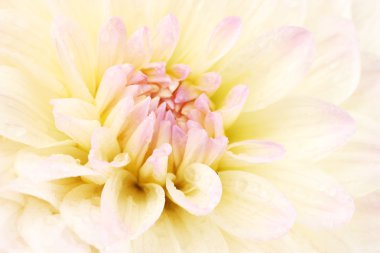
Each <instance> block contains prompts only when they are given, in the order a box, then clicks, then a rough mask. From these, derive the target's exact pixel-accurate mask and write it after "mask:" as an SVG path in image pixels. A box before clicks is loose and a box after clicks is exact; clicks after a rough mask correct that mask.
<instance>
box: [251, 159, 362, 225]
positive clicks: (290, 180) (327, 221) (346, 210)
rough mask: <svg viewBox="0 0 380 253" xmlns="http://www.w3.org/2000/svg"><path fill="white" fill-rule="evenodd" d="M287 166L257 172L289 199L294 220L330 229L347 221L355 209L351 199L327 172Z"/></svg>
mask: <svg viewBox="0 0 380 253" xmlns="http://www.w3.org/2000/svg"><path fill="white" fill-rule="evenodd" d="M288 167H290V165H285V166H282V167H276V168H274V169H272V168H267V169H266V170H265V171H260V172H258V173H260V175H262V176H265V177H266V178H268V179H269V180H271V182H273V183H274V184H275V185H276V186H277V187H278V188H279V189H280V190H281V192H283V193H284V194H285V196H286V197H288V199H289V200H290V201H291V202H292V204H293V205H294V207H295V209H296V211H297V215H298V217H297V222H299V223H301V224H303V225H306V226H308V227H312V228H333V227H337V226H340V225H342V224H344V223H346V222H348V221H349V220H350V219H351V217H352V214H353V212H354V209H355V206H354V203H353V199H352V198H351V196H350V195H349V194H347V193H346V192H345V190H344V189H343V188H342V187H341V186H340V185H339V184H338V183H337V182H336V181H335V180H334V179H333V178H332V177H330V176H328V175H327V174H325V173H323V172H321V171H318V170H313V169H308V168H305V167H303V166H302V167H301V166H299V165H292V168H291V169H288Z"/></svg>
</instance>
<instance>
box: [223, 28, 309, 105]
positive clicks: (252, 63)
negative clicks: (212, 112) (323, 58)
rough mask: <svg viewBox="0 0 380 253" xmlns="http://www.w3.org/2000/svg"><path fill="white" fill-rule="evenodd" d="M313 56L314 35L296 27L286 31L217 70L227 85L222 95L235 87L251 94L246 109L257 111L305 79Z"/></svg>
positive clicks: (260, 41)
mask: <svg viewBox="0 0 380 253" xmlns="http://www.w3.org/2000/svg"><path fill="white" fill-rule="evenodd" d="M313 52H314V44H313V40H312V37H311V35H310V34H309V32H307V31H306V30H303V29H301V28H296V27H284V28H281V29H278V30H276V31H273V32H271V33H270V34H267V35H265V36H262V37H260V38H259V39H258V40H257V41H256V42H255V43H254V44H251V45H249V46H246V47H242V48H241V49H240V50H239V51H238V52H235V53H234V54H233V55H232V56H231V57H230V58H229V59H228V61H224V62H222V63H221V64H219V65H218V66H217V67H216V69H217V70H218V71H219V73H221V75H222V80H223V82H224V84H223V85H222V87H221V88H220V91H218V93H217V94H219V95H222V94H223V93H224V92H225V91H226V89H227V88H230V87H231V85H233V84H236V83H244V84H247V85H249V88H250V90H251V92H250V95H249V97H248V99H247V103H246V106H245V109H246V110H247V111H255V110H258V109H262V108H264V107H266V106H267V105H269V104H272V103H273V102H276V101H277V100H279V99H280V98H282V97H283V96H285V95H286V94H287V93H289V92H290V91H291V90H292V89H293V88H294V87H295V86H296V85H297V84H298V83H299V82H300V81H301V80H302V79H303V77H304V76H305V75H306V73H307V71H308V70H309V67H310V64H311V60H312V57H313Z"/></svg>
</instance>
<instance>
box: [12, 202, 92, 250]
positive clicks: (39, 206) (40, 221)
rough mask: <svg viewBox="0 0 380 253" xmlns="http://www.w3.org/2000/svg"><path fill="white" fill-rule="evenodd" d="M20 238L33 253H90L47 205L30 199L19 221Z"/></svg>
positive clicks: (88, 248) (86, 246) (87, 247)
mask: <svg viewBox="0 0 380 253" xmlns="http://www.w3.org/2000/svg"><path fill="white" fill-rule="evenodd" d="M18 229H19V231H20V234H21V236H22V238H23V239H24V240H25V241H26V242H27V244H28V245H29V246H30V248H31V249H32V250H33V251H34V252H57V253H63V252H67V251H69V252H75V253H90V252H91V249H90V247H89V246H88V245H86V244H84V243H83V242H81V241H80V240H79V238H78V237H77V236H76V235H75V234H74V233H73V232H72V231H71V230H70V229H68V227H67V226H66V224H65V223H64V222H63V220H62V217H61V216H60V215H58V214H53V211H52V210H51V208H50V207H49V205H48V204H45V203H43V202H41V201H37V200H33V199H30V200H29V201H28V204H27V206H26V208H25V210H24V212H23V214H22V216H21V218H20V220H19V223H18Z"/></svg>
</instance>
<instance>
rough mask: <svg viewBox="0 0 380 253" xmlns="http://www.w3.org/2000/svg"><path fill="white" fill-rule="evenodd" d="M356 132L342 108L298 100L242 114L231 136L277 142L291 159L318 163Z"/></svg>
mask: <svg viewBox="0 0 380 253" xmlns="http://www.w3.org/2000/svg"><path fill="white" fill-rule="evenodd" d="M252 129H253V130H252ZM354 131H355V122H354V120H353V119H352V118H351V117H350V116H349V115H348V114H347V113H346V112H345V111H343V110H342V109H340V108H339V107H336V106H334V105H332V104H328V103H325V102H322V101H320V100H317V99H313V98H306V97H294V98H288V99H284V100H282V101H281V102H279V103H276V104H273V105H272V106H270V107H268V108H267V109H265V110H262V111H259V112H255V113H245V114H242V116H241V117H240V118H239V119H238V121H237V122H236V123H235V125H234V126H233V127H232V128H231V129H229V131H228V135H229V136H230V137H231V138H232V139H239V140H241V139H247V138H251V139H264V140H271V141H274V142H276V143H279V144H280V145H283V146H284V148H285V150H286V158H289V159H301V160H306V159H312V160H318V159H320V158H321V157H324V156H326V155H328V154H330V153H331V152H332V151H334V150H335V149H336V148H338V147H340V146H342V145H343V144H344V143H346V141H347V140H348V139H349V137H350V136H351V135H352V134H353V133H354Z"/></svg>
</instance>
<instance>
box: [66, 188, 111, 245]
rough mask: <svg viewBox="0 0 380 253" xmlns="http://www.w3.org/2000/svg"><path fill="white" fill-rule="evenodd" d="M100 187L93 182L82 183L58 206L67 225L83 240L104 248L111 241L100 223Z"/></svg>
mask: <svg viewBox="0 0 380 253" xmlns="http://www.w3.org/2000/svg"><path fill="white" fill-rule="evenodd" d="M100 193H101V188H100V187H99V186H97V185H94V184H82V185H80V186H78V187H76V188H74V189H73V190H72V191H70V192H69V193H68V194H67V195H66V196H65V198H64V199H63V202H62V204H61V206H60V212H61V214H62V218H63V219H64V221H65V223H66V224H67V226H69V227H70V229H72V230H73V231H74V232H75V233H76V234H77V235H78V237H79V238H80V239H81V240H83V241H84V242H86V243H88V244H90V245H93V246H95V247H97V248H99V249H105V247H106V245H107V244H108V245H109V244H110V243H111V242H112V236H110V235H108V234H107V232H106V229H105V227H104V226H103V225H102V223H101V220H102V219H101V213H100V203H99V197H100Z"/></svg>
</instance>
